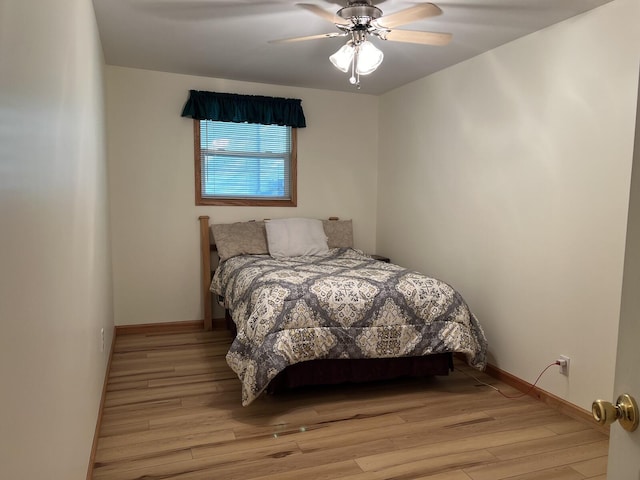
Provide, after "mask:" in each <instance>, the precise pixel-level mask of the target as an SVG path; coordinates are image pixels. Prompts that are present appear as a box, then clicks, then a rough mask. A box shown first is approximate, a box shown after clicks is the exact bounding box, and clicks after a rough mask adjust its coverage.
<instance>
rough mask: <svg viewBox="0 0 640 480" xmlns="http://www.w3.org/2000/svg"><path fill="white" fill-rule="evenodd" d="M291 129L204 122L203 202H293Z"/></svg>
mask: <svg viewBox="0 0 640 480" xmlns="http://www.w3.org/2000/svg"><path fill="white" fill-rule="evenodd" d="M291 148H292V142H291V127H287V126H279V125H260V124H254V123H231V122H219V121H213V120H200V169H201V171H200V174H201V175H200V176H201V182H200V183H201V185H200V189H201V192H200V193H201V196H202V198H203V199H205V198H209V199H248V200H290V199H291V192H292V187H291Z"/></svg>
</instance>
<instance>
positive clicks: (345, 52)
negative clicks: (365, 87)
mask: <svg viewBox="0 0 640 480" xmlns="http://www.w3.org/2000/svg"><path fill="white" fill-rule="evenodd" d="M355 52H356V49H355V47H354V46H353V42H351V41H349V42H347V43H346V44H345V45H343V46H342V47H340V49H339V50H338V51H337V52H336V53H334V54H333V55H331V56H330V57H329V60H331V63H333V66H334V67H336V68H337V69H338V70H340V71H341V72H345V73H346V72H347V71H349V67H350V66H351V62H352V61H353V56H354V55H355Z"/></svg>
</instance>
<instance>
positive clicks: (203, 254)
mask: <svg viewBox="0 0 640 480" xmlns="http://www.w3.org/2000/svg"><path fill="white" fill-rule="evenodd" d="M198 220H199V221H200V269H201V270H202V273H201V279H202V280H201V284H200V288H201V290H202V302H203V307H204V329H205V330H213V316H212V312H211V290H209V287H210V286H211V251H212V250H213V249H215V245H213V244H212V243H211V239H210V237H209V216H208V215H201V216H200V217H198Z"/></svg>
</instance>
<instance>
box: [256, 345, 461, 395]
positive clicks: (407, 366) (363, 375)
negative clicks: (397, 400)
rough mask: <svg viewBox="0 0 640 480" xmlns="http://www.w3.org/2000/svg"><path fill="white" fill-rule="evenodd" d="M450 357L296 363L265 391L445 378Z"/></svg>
mask: <svg viewBox="0 0 640 480" xmlns="http://www.w3.org/2000/svg"><path fill="white" fill-rule="evenodd" d="M451 370H453V355H452V354H451V353H438V354H434V355H427V356H424V357H400V358H365V359H338V360H334V359H324V360H311V361H308V362H301V363H296V364H294V365H291V366H289V367H287V368H286V369H285V370H284V371H282V372H280V373H279V374H278V375H277V376H276V377H275V378H274V379H273V380H271V382H270V383H269V386H268V387H267V392H268V393H277V392H280V391H283V390H286V389H289V388H295V387H301V386H307V385H333V384H338V383H362V382H372V381H377V380H389V379H392V378H402V377H426V376H431V375H448V374H449V372H450V371H451Z"/></svg>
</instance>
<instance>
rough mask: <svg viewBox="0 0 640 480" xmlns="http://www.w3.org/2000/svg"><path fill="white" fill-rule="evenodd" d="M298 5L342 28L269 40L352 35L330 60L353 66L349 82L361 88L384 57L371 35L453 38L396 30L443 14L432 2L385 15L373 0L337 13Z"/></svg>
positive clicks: (431, 40) (422, 40) (432, 41)
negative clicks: (361, 84)
mask: <svg viewBox="0 0 640 480" xmlns="http://www.w3.org/2000/svg"><path fill="white" fill-rule="evenodd" d="M296 6H298V7H300V8H304V9H305V10H308V11H309V12H311V13H313V14H315V15H317V16H319V17H321V18H323V19H324V20H327V21H329V22H331V23H333V24H334V25H335V26H336V27H337V29H338V30H339V31H338V32H331V33H322V34H319V35H308V36H304V37H294V38H284V39H280V40H272V41H270V42H269V43H290V42H301V41H306V40H316V39H320V38H335V37H349V40H348V41H347V43H346V44H345V45H344V46H343V47H341V48H340V50H338V51H337V52H336V53H334V54H333V55H331V56H330V57H329V60H331V63H333V65H334V66H335V67H336V68H338V69H339V70H341V71H343V72H345V73H346V72H347V71H348V70H349V68H351V77H350V78H349V81H350V82H351V83H352V84H353V85H356V86H357V87H358V88H360V75H368V74H370V73H372V72H373V71H375V69H376V68H378V66H380V64H381V63H382V59H383V57H384V54H383V53H382V51H380V50H379V49H378V48H376V47H375V46H374V45H373V43H371V42H370V41H369V40H367V37H368V36H372V37H377V38H379V39H380V40H390V41H393V42H405V43H418V44H422V45H446V44H448V43H449V42H450V41H451V34H450V33H438V32H422V31H417V30H395V28H396V27H400V26H402V25H405V24H408V23H411V22H416V21H418V20H422V19H425V18H429V17H434V16H436V15H440V14H441V13H442V10H441V9H440V8H439V7H438V6H437V5H434V4H433V3H420V4H418V5H414V6H413V7H409V8H406V9H404V10H400V11H398V12H395V13H392V14H389V15H384V14H383V12H382V10H380V8H378V7H377V6H375V5H373V4H372V2H371V0H347V6H346V7H343V8H341V9H340V10H338V11H337V12H336V13H335V14H333V13H330V12H328V11H326V10H324V9H322V8H320V7H319V6H317V5H314V4H311V3H297V4H296Z"/></svg>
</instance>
